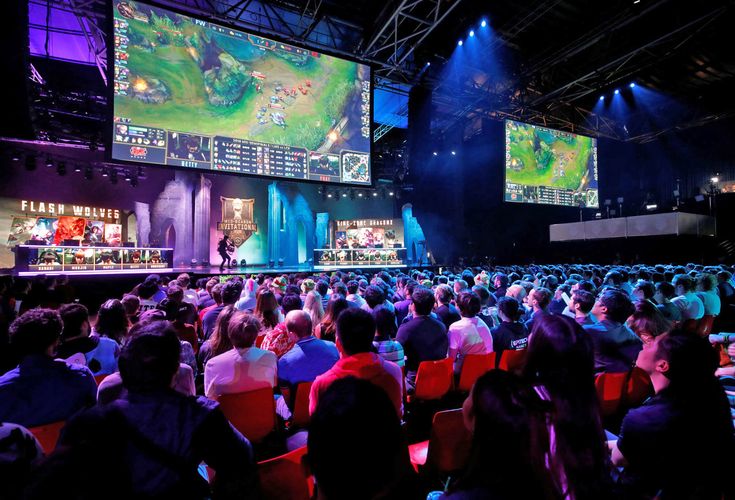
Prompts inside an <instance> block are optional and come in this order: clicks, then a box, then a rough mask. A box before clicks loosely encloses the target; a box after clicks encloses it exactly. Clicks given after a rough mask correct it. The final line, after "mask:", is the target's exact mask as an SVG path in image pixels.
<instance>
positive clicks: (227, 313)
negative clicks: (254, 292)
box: [199, 305, 237, 368]
mask: <svg viewBox="0 0 735 500" xmlns="http://www.w3.org/2000/svg"><path fill="white" fill-rule="evenodd" d="M236 312H237V308H235V306H233V305H229V306H226V307H225V308H224V309H222V311H220V313H219V315H218V316H217V321H216V322H215V324H214V330H213V331H212V335H211V336H210V337H209V339H208V340H207V341H205V342H204V343H203V344H202V347H201V348H200V349H199V365H200V366H201V367H202V368H204V366H205V365H206V364H207V361H209V359H210V358H213V357H215V356H219V355H220V354H222V353H225V352H227V351H229V350H230V349H232V342H230V337H229V336H228V335H227V328H228V327H229V325H230V320H231V319H232V316H233V315H234V314H235V313H236Z"/></svg>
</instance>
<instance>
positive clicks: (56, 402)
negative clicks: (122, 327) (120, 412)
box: [0, 309, 97, 427]
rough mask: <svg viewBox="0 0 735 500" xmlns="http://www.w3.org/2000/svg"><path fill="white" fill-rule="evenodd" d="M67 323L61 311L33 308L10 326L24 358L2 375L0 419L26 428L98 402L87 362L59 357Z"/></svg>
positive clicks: (12, 339)
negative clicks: (57, 348)
mask: <svg viewBox="0 0 735 500" xmlns="http://www.w3.org/2000/svg"><path fill="white" fill-rule="evenodd" d="M63 328H64V324H63V322H62V320H61V316H60V315H59V313H58V312H57V311H54V310H52V309H30V310H28V311H26V312H25V313H23V314H22V315H20V316H19V317H18V318H17V319H16V320H15V321H13V323H12V324H11V325H10V346H11V348H13V349H14V350H15V352H16V353H17V355H18V357H19V358H20V363H19V364H18V366H17V367H15V368H14V369H12V370H10V371H8V372H7V373H5V374H4V375H2V376H0V422H11V423H14V424H19V425H22V426H24V427H34V426H37V425H44V424H50V423H53V422H59V421H61V420H66V419H67V418H69V417H71V416H72V415H73V414H74V413H76V412H77V411H79V410H81V409H83V408H85V407H87V406H91V405H93V404H94V402H95V395H96V394H97V384H95V382H94V377H93V376H92V372H90V371H89V369H88V368H87V367H86V366H83V365H76V364H70V363H67V362H66V361H64V360H61V359H54V353H55V352H56V347H57V346H58V344H59V339H60V338H61V332H62V330H63Z"/></svg>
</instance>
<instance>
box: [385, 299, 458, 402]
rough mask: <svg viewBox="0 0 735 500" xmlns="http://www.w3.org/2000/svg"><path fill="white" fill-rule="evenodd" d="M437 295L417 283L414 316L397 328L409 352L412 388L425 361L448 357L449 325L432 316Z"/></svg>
mask: <svg viewBox="0 0 735 500" xmlns="http://www.w3.org/2000/svg"><path fill="white" fill-rule="evenodd" d="M433 307H434V294H433V293H431V290H429V289H428V288H425V287H423V286H417V287H416V288H415V289H414V291H413V294H412V295H411V307H410V313H411V314H412V315H413V319H411V320H409V321H406V322H405V323H403V324H402V325H401V326H400V328H398V333H397V334H396V340H397V341H398V342H400V343H401V345H402V346H403V351H404V353H405V354H406V385H407V387H408V388H410V389H413V388H414V385H415V383H416V372H417V371H418V369H419V364H421V362H422V361H436V360H440V359H444V358H446V357H447V350H448V349H449V337H448V336H447V327H445V326H444V323H442V322H441V321H439V320H438V319H435V318H432V317H431V310H432V309H433Z"/></svg>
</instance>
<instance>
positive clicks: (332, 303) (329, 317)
mask: <svg viewBox="0 0 735 500" xmlns="http://www.w3.org/2000/svg"><path fill="white" fill-rule="evenodd" d="M349 307H350V305H349V304H348V303H347V300H345V299H343V298H342V297H333V298H332V299H330V300H329V302H327V312H326V313H325V314H324V318H322V322H321V323H319V325H318V326H317V327H316V328H315V335H316V337H317V338H318V339H321V340H326V341H328V342H336V340H337V318H338V317H339V315H340V314H341V313H342V311H344V310H345V309H347V308H349Z"/></svg>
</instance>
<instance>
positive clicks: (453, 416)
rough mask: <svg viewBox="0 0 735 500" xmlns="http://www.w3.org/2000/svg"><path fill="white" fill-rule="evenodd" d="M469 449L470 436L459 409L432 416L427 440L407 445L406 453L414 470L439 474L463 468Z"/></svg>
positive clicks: (470, 443)
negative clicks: (424, 469) (423, 468)
mask: <svg viewBox="0 0 735 500" xmlns="http://www.w3.org/2000/svg"><path fill="white" fill-rule="evenodd" d="M471 446H472V434H471V433H470V431H469V430H467V428H466V427H465V426H464V420H463V419H462V410H461V409H456V410H446V411H440V412H437V413H435V414H434V420H433V422H432V425H431V435H430V437H429V440H428V441H422V442H420V443H416V444H412V445H409V447H408V453H409V456H410V457H411V464H412V465H413V467H414V469H416V471H418V470H419V468H422V467H427V468H429V469H430V470H433V471H436V472H438V473H440V474H450V473H452V472H455V471H458V470H461V469H462V468H464V466H465V464H466V463H467V459H468V458H469V454H470V448H471Z"/></svg>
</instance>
